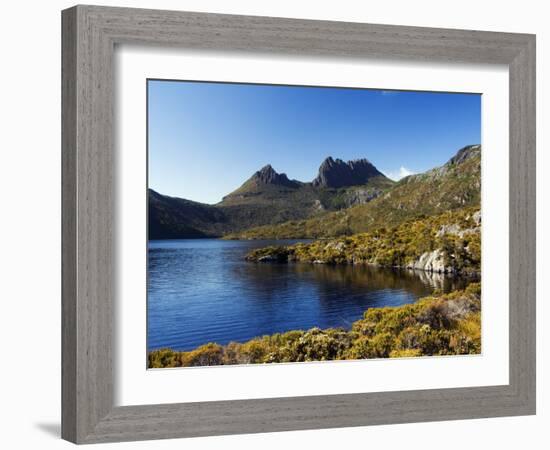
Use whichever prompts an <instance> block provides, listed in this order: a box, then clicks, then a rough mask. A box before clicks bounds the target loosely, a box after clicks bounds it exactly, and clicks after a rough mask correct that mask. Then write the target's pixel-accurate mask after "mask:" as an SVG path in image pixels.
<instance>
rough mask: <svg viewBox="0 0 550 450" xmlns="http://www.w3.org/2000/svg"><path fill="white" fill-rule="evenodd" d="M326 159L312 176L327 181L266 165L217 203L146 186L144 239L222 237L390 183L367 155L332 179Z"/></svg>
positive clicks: (300, 216) (327, 207) (312, 212)
mask: <svg viewBox="0 0 550 450" xmlns="http://www.w3.org/2000/svg"><path fill="white" fill-rule="evenodd" d="M328 160H331V161H333V162H335V161H334V160H333V159H332V158H327V160H325V162H326V161H328ZM336 161H340V162H342V161H341V160H339V159H337V160H336ZM325 162H323V164H321V167H320V168H319V176H318V177H317V178H316V179H315V180H317V179H321V178H323V176H325V175H327V174H328V178H326V179H329V180H331V181H330V182H329V183H321V184H320V183H315V180H314V182H309V183H307V182H301V181H297V180H290V179H289V178H288V177H287V175H286V174H284V173H278V172H277V171H275V169H274V168H273V167H272V166H271V165H266V166H264V167H263V168H261V169H260V170H258V171H257V172H255V173H254V174H253V175H252V176H251V177H250V178H249V179H248V180H246V181H245V182H244V183H243V184H242V185H241V186H240V187H239V188H237V189H236V190H235V191H233V192H231V193H229V194H228V195H226V196H225V197H224V198H223V199H222V201H221V202H220V203H218V204H216V205H207V204H204V203H198V202H193V201H191V200H186V199H181V198H175V197H168V196H164V195H161V194H159V193H158V192H155V191H153V190H150V191H149V238H150V239H174V238H201V237H221V236H224V235H226V234H229V233H240V232H242V231H244V230H247V229H249V228H254V227H258V226H263V225H276V224H281V223H284V222H288V221H295V220H304V219H308V218H310V217H315V216H317V215H319V214H322V213H324V212H325V211H336V210H339V209H342V208H348V207H350V206H352V205H358V204H364V203H368V202H370V201H371V200H373V199H375V198H376V197H378V196H380V195H382V194H383V193H384V192H386V191H387V189H389V188H390V187H391V186H393V185H394V182H393V181H392V180H390V179H389V178H386V177H385V176H384V175H383V174H382V173H381V172H379V171H378V170H377V169H376V168H375V167H374V166H373V165H372V164H370V163H369V162H368V161H367V160H358V161H350V162H348V163H343V162H342V163H343V164H344V165H345V166H346V167H348V169H346V170H347V172H346V173H343V172H342V171H340V172H338V174H339V177H337V178H335V176H334V173H335V172H334V173H333V172H332V171H331V169H328V171H327V168H326V165H325ZM338 164H339V163H338ZM342 174H343V175H342ZM333 180H337V182H333ZM325 184H326V185H325Z"/></svg>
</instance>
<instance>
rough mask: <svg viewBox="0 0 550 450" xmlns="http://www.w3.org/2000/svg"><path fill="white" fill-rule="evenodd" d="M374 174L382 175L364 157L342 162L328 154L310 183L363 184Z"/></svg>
mask: <svg viewBox="0 0 550 450" xmlns="http://www.w3.org/2000/svg"><path fill="white" fill-rule="evenodd" d="M375 176H384V175H383V174H382V173H381V172H379V171H378V169H377V168H376V167H374V165H372V164H371V162H370V161H369V160H367V159H365V158H362V159H355V160H352V161H348V162H344V161H342V160H341V159H338V158H337V159H333V158H332V157H331V156H329V157H328V158H326V159H325V160H324V161H323V162H322V163H321V166H320V167H319V174H318V175H317V178H315V179H314V180H313V182H312V183H313V185H314V186H318V187H330V188H339V187H344V186H354V185H360V184H365V183H367V182H368V180H369V179H371V178H372V177H375Z"/></svg>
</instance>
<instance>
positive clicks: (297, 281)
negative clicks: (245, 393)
mask: <svg viewBox="0 0 550 450" xmlns="http://www.w3.org/2000/svg"><path fill="white" fill-rule="evenodd" d="M293 242H296V241H224V240H219V239H185V240H166V241H150V242H149V255H148V257H149V259H148V286H147V294H148V298H147V341H148V342H147V346H148V350H154V349H158V348H164V347H170V348H172V349H174V350H190V349H193V348H195V347H198V346H199V345H202V344H205V343H207V342H217V343H219V344H227V343H228V342H230V341H241V342H242V341H246V340H248V339H251V338H253V337H256V336H261V335H265V334H272V333H276V332H284V331H288V330H295V329H309V328H312V327H319V328H328V327H344V328H349V327H350V326H351V323H352V322H353V321H355V320H358V319H360V318H361V317H362V314H363V312H364V311H365V310H367V309H368V308H371V307H379V306H395V305H402V304H405V303H411V302H414V301H416V300H417V299H418V298H419V297H423V296H425V295H429V294H430V293H432V291H433V289H434V287H437V288H439V289H442V290H443V291H450V290H452V289H455V288H459V287H462V286H463V285H464V284H465V283H466V281H465V280H460V279H451V278H446V277H443V276H441V275H437V276H435V275H429V274H427V273H425V272H413V271H405V270H396V269H382V268H374V267H365V266H328V265H318V264H315V265H312V264H304V263H291V264H271V263H250V262H247V261H245V260H244V256H245V254H246V253H247V252H248V251H250V250H251V249H253V248H258V247H265V246H266V245H275V244H278V245H284V244H291V243H293Z"/></svg>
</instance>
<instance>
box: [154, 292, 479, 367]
mask: <svg viewBox="0 0 550 450" xmlns="http://www.w3.org/2000/svg"><path fill="white" fill-rule="evenodd" d="M480 297H481V285H480V284H479V283H471V284H470V285H469V286H468V287H467V288H466V289H465V290H462V291H454V292H452V293H450V294H443V295H434V296H430V297H425V298H423V299H421V300H419V301H418V302H416V303H413V304H409V305H404V306H399V307H384V308H371V309H369V310H367V311H366V312H365V314H364V316H363V318H362V319H360V320H358V321H356V322H354V323H353V325H352V327H351V330H349V331H348V330H344V329H336V328H331V329H326V330H321V329H319V328H312V329H311V330H308V331H302V330H294V331H288V332H286V333H277V334H274V335H271V336H263V337H258V338H255V339H252V340H250V341H248V342H244V343H238V342H231V343H229V344H227V345H224V346H222V345H218V344H215V343H208V344H206V345H203V346H201V347H198V348H197V349H195V350H192V351H189V352H178V351H173V350H171V349H161V350H155V351H152V352H150V353H149V355H148V365H149V367H150V368H163V367H192V366H213V365H225V364H253V363H281V362H301V361H330V360H350V359H366V358H388V357H390V358H394V357H399V358H403V357H413V356H428V355H463V354H478V353H480V352H481V301H480Z"/></svg>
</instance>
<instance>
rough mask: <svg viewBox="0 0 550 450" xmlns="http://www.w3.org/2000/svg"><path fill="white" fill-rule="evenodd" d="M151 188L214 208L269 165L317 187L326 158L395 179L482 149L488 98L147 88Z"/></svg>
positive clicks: (240, 87) (174, 85)
mask: <svg viewBox="0 0 550 450" xmlns="http://www.w3.org/2000/svg"><path fill="white" fill-rule="evenodd" d="M147 86H148V99H149V108H148V121H149V122H148V124H149V134H148V139H149V155H148V156H149V187H150V188H152V189H154V190H156V191H158V192H160V193H162V194H166V195H171V196H176V197H183V198H187V199H190V200H194V201H198V202H203V203H217V202H219V201H220V200H221V198H222V197H223V196H224V195H226V194H228V193H229V192H231V191H233V190H235V189H237V188H238V187H239V186H240V185H241V184H242V183H243V182H244V181H245V180H247V179H248V178H249V177H250V176H251V175H252V174H253V173H254V172H255V171H256V170H259V169H260V168H261V167H263V166H264V165H266V164H271V165H272V166H273V168H274V169H275V170H276V171H277V172H284V173H286V174H287V175H288V177H289V178H291V179H292V178H294V179H297V180H300V181H311V180H312V179H313V178H315V176H316V175H317V170H318V168H319V165H320V164H321V162H322V161H323V160H324V159H325V158H326V157H327V156H332V157H334V158H341V159H343V160H345V161H347V160H350V159H357V158H367V159H369V160H370V161H371V162H372V163H373V164H374V165H375V166H376V167H377V168H378V169H379V170H380V171H381V172H383V173H385V174H386V175H388V176H390V177H391V178H393V179H398V178H399V177H400V176H404V175H407V174H409V173H418V172H423V171H425V170H428V169H430V168H432V167H435V166H439V165H441V164H443V163H445V162H446V161H447V160H448V159H449V158H450V157H451V156H452V155H453V154H455V153H456V151H457V150H458V149H460V148H461V147H463V146H465V145H468V144H478V143H481V96H480V95H478V94H450V93H431V92H410V91H383V90H368V89H343V88H320V87H297V86H267V85H250V84H227V83H200V82H186V81H160V80H149V81H148V85H147Z"/></svg>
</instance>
